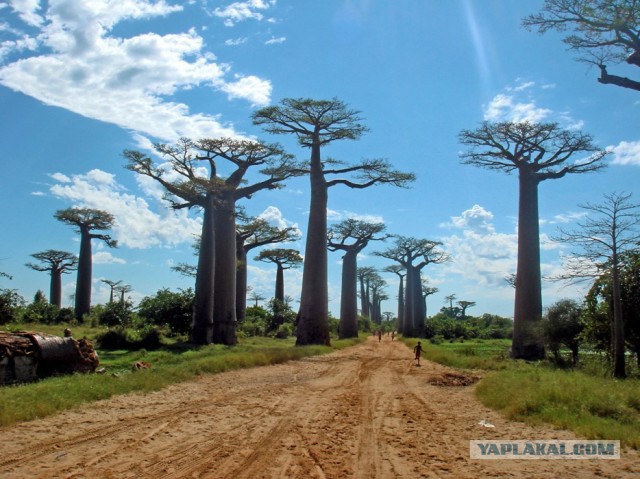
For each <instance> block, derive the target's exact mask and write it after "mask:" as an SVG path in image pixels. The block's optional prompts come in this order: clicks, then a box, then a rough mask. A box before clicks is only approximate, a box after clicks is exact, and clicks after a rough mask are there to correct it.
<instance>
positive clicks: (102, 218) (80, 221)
mask: <svg viewBox="0 0 640 479" xmlns="http://www.w3.org/2000/svg"><path fill="white" fill-rule="evenodd" d="M53 216H54V217H55V218H56V219H57V220H58V221H61V222H62V223H65V224H67V225H71V226H75V227H76V228H77V230H76V232H77V233H80V254H79V255H78V276H77V280H76V294H75V317H76V319H77V320H78V321H82V317H83V316H84V315H85V314H89V310H90V309H91V276H92V259H91V240H94V239H97V240H100V241H104V243H105V244H106V245H107V246H108V247H109V248H115V247H117V246H118V242H117V241H116V240H112V239H111V236H110V235H106V234H101V233H95V231H105V230H108V229H111V227H112V226H113V223H114V220H115V219H114V217H113V215H111V214H110V213H107V212H106V211H102V210H96V209H92V208H67V209H64V210H58V211H56V213H55V214H54V215H53Z"/></svg>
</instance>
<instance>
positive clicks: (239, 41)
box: [224, 37, 249, 47]
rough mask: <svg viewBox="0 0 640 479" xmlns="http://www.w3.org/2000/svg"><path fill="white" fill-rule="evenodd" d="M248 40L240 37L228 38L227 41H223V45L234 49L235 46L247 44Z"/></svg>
mask: <svg viewBox="0 0 640 479" xmlns="http://www.w3.org/2000/svg"><path fill="white" fill-rule="evenodd" d="M248 40H249V39H248V38H247V37H240V38H229V39H228V40H225V41H224V44H225V45H227V46H230V47H234V46H236V45H242V44H244V43H247V41H248Z"/></svg>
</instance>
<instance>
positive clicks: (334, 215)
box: [327, 209, 384, 223]
mask: <svg viewBox="0 0 640 479" xmlns="http://www.w3.org/2000/svg"><path fill="white" fill-rule="evenodd" d="M345 219H354V220H360V221H366V222H367V223H384V218H383V217H382V216H380V215H371V214H360V213H354V212H353V211H347V210H340V211H338V210H332V209H327V220H329V221H342V220H345Z"/></svg>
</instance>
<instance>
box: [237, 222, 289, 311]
mask: <svg viewBox="0 0 640 479" xmlns="http://www.w3.org/2000/svg"><path fill="white" fill-rule="evenodd" d="M242 220H243V221H242V223H239V224H237V225H236V264H237V273H236V316H237V319H238V321H242V320H244V317H245V310H246V307H247V256H248V253H249V251H251V250H252V249H255V248H259V247H261V246H266V245H268V244H274V243H286V242H289V241H294V240H295V239H296V238H298V237H299V230H298V228H297V227H295V226H290V227H286V228H279V227H277V226H273V225H270V224H269V223H268V222H267V221H266V220H264V219H262V218H248V217H246V216H245V217H243V218H242Z"/></svg>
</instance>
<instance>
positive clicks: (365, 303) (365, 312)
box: [360, 276, 371, 319]
mask: <svg viewBox="0 0 640 479" xmlns="http://www.w3.org/2000/svg"><path fill="white" fill-rule="evenodd" d="M364 283H365V278H364V276H360V306H361V307H360V314H362V316H363V317H365V318H369V294H368V292H367V290H366V289H365V284H364ZM369 319H371V318H369Z"/></svg>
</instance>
